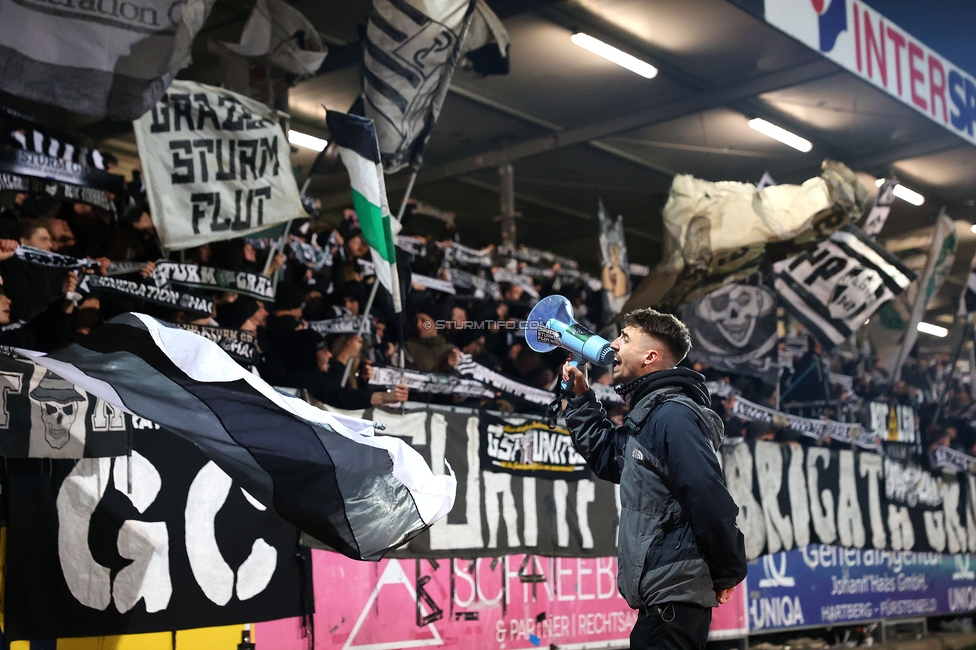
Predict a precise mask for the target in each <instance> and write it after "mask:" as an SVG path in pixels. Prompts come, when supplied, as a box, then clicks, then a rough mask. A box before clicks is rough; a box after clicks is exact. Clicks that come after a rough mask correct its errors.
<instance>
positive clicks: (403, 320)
mask: <svg viewBox="0 0 976 650" xmlns="http://www.w3.org/2000/svg"><path fill="white" fill-rule="evenodd" d="M419 172H420V166H419V165H418V166H417V167H414V168H413V173H412V174H410V180H409V181H408V182H407V191H406V192H404V194H403V200H402V201H400V210H399V211H398V212H397V218H396V219H397V222H402V221H403V215H404V213H405V212H406V211H407V201H408V200H409V199H410V194H411V193H412V192H413V184H414V183H415V182H417V174H418V173H419ZM398 329H399V330H400V331H399V336H400V350H399V354H397V359H396V360H397V362H398V363H399V366H400V381H401V382H403V374H404V371H405V370H406V359H405V358H404V351H403V346H404V345H405V343H404V337H405V336H406V335H405V330H406V329H407V312H406V310H401V311H400V327H399V328H398Z"/></svg>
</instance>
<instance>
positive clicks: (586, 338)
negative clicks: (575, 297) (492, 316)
mask: <svg viewBox="0 0 976 650" xmlns="http://www.w3.org/2000/svg"><path fill="white" fill-rule="evenodd" d="M525 342H526V343H528V344H529V347H530V348H532V349H533V350H535V351H536V352H551V351H552V350H555V349H556V348H557V347H559V348H563V349H566V350H569V351H570V352H572V353H573V360H572V361H570V365H573V366H579V364H580V362H582V361H589V362H591V363H595V364H596V365H598V366H609V365H610V364H612V363H613V358H614V357H613V350H611V349H610V342H609V341H607V340H606V339H605V338H603V337H602V336H597V335H596V334H594V333H593V332H591V331H590V330H588V329H586V328H585V327H583V326H582V325H580V324H579V323H577V322H576V319H575V318H573V305H572V304H571V303H570V302H569V300H567V299H566V298H564V297H563V296H548V297H546V298H543V299H542V300H540V301H539V302H538V304H536V306H535V307H533V308H532V311H531V312H529V318H528V320H527V321H526V323H525ZM562 387H563V390H568V389H569V385H568V383H567V382H565V381H564V382H562Z"/></svg>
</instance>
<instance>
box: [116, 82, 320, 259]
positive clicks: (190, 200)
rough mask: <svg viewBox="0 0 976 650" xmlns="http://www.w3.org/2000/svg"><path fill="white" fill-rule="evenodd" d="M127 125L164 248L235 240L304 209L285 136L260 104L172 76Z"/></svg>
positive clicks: (269, 112) (219, 89) (289, 217)
mask: <svg viewBox="0 0 976 650" xmlns="http://www.w3.org/2000/svg"><path fill="white" fill-rule="evenodd" d="M133 126H134V128H135V134H136V142H137V143H138V145H139V157H140V159H141V160H142V173H143V176H144V178H145V182H146V193H147V194H148V196H149V205H150V207H151V208H152V215H153V222H154V223H155V224H156V229H157V231H158V232H159V236H160V239H161V240H162V243H163V246H164V247H165V248H168V249H170V250H179V249H184V248H190V247H193V246H199V245H201V244H205V243H207V242H211V241H219V240H223V239H232V238H235V237H242V236H244V235H248V234H251V233H254V232H257V231H259V230H263V229H265V228H267V227H268V226H270V225H274V224H276V223H280V222H283V221H288V220H289V219H294V218H296V217H300V216H302V215H303V214H304V210H303V209H302V202H301V198H300V197H299V195H298V186H297V185H296V184H295V178H294V176H293V175H292V172H291V162H290V160H291V149H290V147H289V145H288V139H287V138H286V137H285V134H284V132H283V131H282V130H281V127H280V126H278V123H277V121H276V120H275V119H274V117H273V116H272V110H271V109H270V108H268V107H267V106H265V105H264V104H261V103H260V102H256V101H254V100H252V99H249V98H247V97H244V96H243V95H238V94H236V93H232V92H230V91H227V90H223V89H221V88H215V87H213V86H206V85H203V84H198V83H194V82H191V81H174V82H173V84H172V86H170V89H169V92H167V93H166V94H165V95H163V98H162V100H161V101H160V102H159V103H158V104H156V106H155V107H153V109H152V110H151V111H149V112H148V113H146V114H145V115H143V116H142V117H141V118H139V119H138V120H136V121H135V122H133Z"/></svg>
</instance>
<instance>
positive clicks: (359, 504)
mask: <svg viewBox="0 0 976 650" xmlns="http://www.w3.org/2000/svg"><path fill="white" fill-rule="evenodd" d="M17 351H18V352H20V353H22V354H24V355H25V356H28V357H29V358H31V360H33V361H34V362H35V363H36V364H37V365H39V366H43V367H45V368H47V369H49V370H52V371H54V372H56V373H57V374H58V375H59V376H60V377H61V378H63V379H64V380H66V381H67V382H70V383H71V384H73V385H75V386H78V387H79V388H81V389H82V390H85V391H87V392H89V393H91V394H93V395H95V396H97V397H100V398H101V399H103V400H105V401H106V402H107V403H108V404H111V405H113V406H115V407H116V408H119V409H122V410H124V411H126V412H128V413H133V414H136V415H138V416H140V417H143V418H146V419H148V420H151V421H152V422H155V423H156V424H159V425H160V426H162V427H165V428H166V429H167V430H170V431H172V432H173V433H175V434H176V435H178V436H180V437H181V438H183V439H185V440H188V441H190V442H192V443H193V444H195V445H196V446H197V447H199V448H200V449H201V451H203V453H204V454H206V455H207V457H208V458H210V460H212V461H213V462H214V463H216V464H217V466H218V467H220V469H221V470H223V471H224V472H226V473H227V474H228V475H229V476H230V477H231V478H232V479H234V480H235V481H237V482H238V483H239V484H240V485H241V486H242V487H243V488H244V489H245V490H247V492H248V494H250V495H252V496H253V497H254V498H255V499H256V500H257V501H258V502H259V503H261V504H264V505H265V506H267V507H270V508H273V509H274V511H275V512H277V513H278V515H279V516H281V518H282V519H284V520H285V521H287V522H289V523H291V524H292V525H294V526H296V527H297V528H299V529H300V530H302V531H303V532H306V533H308V534H309V535H311V536H312V537H315V538H316V539H318V540H320V541H322V542H324V543H325V544H328V545H329V546H330V547H332V548H333V549H335V550H336V551H339V552H340V553H343V554H344V555H347V556H349V557H351V558H354V559H362V560H377V559H379V558H381V557H382V556H383V555H384V554H385V553H386V552H387V551H389V550H391V549H393V548H395V547H397V546H399V545H401V544H403V543H405V542H406V541H408V540H409V539H410V538H412V537H414V536H416V535H418V534H419V533H421V532H423V531H424V530H426V529H427V528H428V527H430V526H431V525H433V523H434V522H435V521H437V520H438V519H441V518H442V517H444V516H446V515H447V513H448V512H449V511H450V509H451V507H452V506H453V505H454V497H455V493H456V491H457V482H456V480H455V478H454V475H453V473H452V474H449V475H439V476H434V474H433V472H432V471H431V469H430V467H428V466H427V464H426V463H425V462H424V460H423V457H422V456H421V455H420V454H419V453H417V452H416V451H415V450H414V449H413V448H412V447H410V446H409V445H408V444H407V443H406V442H404V441H403V440H401V439H399V438H396V437H394V436H374V435H373V434H374V432H373V423H372V422H368V421H366V420H360V419H357V418H351V417H345V416H340V415H336V414H331V413H327V412H325V411H322V410H320V409H317V408H315V407H314V406H311V405H310V404H307V403H306V402H304V401H302V400H300V399H297V398H293V397H289V396H287V395H283V394H281V393H279V392H277V391H275V389H274V388H272V387H271V386H269V385H268V384H266V383H265V382H264V381H262V380H261V379H259V378H258V377H256V376H254V375H253V374H251V373H249V372H248V371H246V370H245V369H243V368H242V367H241V366H239V365H238V364H236V363H235V362H234V361H233V360H232V359H231V358H230V357H229V356H227V354H226V353H225V352H224V351H223V350H222V349H221V348H220V347H219V346H218V345H217V344H216V343H214V342H212V341H210V340H208V339H206V338H204V337H202V336H199V335H197V334H194V333H193V332H188V331H186V330H182V329H178V328H176V327H171V326H168V325H166V324H164V323H162V322H160V321H157V320H155V319H153V318H150V317H149V316H145V315H143V314H123V315H121V316H117V317H116V318H114V319H112V320H111V321H109V322H108V323H106V324H104V325H102V326H100V327H98V328H96V329H95V330H93V331H92V333H91V334H89V335H88V336H86V337H84V338H83V339H81V340H80V341H78V342H77V343H74V344H72V345H69V346H68V347H66V348H64V349H61V350H58V351H57V352H52V353H50V354H43V353H40V352H31V351H27V350H17ZM160 435H166V434H160Z"/></svg>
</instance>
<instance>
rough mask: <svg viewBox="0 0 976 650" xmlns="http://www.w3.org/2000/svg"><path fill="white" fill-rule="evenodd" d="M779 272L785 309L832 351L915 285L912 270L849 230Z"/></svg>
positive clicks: (785, 263) (787, 263)
mask: <svg viewBox="0 0 976 650" xmlns="http://www.w3.org/2000/svg"><path fill="white" fill-rule="evenodd" d="M774 269H775V271H776V291H777V293H778V294H779V295H780V297H781V298H782V300H783V304H784V306H785V307H786V308H787V309H788V310H789V311H790V313H791V314H792V315H793V316H794V317H796V319H797V320H798V321H800V323H801V324H802V325H803V327H805V328H806V329H807V330H809V331H810V333H812V334H813V335H814V336H816V337H817V338H818V339H819V340H820V342H821V343H823V344H824V346H826V347H828V348H831V347H834V346H835V345H838V344H839V343H841V342H842V341H843V340H844V339H846V338H847V337H849V336H850V335H851V334H853V333H854V332H855V331H857V329H858V328H859V327H861V326H862V325H863V324H864V322H865V321H866V320H867V319H869V318H870V317H871V315H872V314H873V313H874V312H875V311H876V310H877V309H878V308H879V307H880V306H881V305H882V304H884V303H885V302H887V301H889V300H891V299H892V298H893V297H894V296H896V295H898V294H899V293H901V292H902V291H904V290H905V289H907V288H908V285H909V284H910V283H912V282H913V281H914V280H915V273H913V272H912V271H911V269H909V268H908V267H907V266H905V265H904V264H903V263H902V262H901V261H900V260H899V259H898V258H897V257H895V256H894V255H892V254H891V253H889V252H888V251H886V250H885V249H883V248H882V247H880V246H879V245H878V244H877V243H876V242H875V241H874V239H872V238H871V237H869V236H868V235H866V234H864V232H863V231H862V230H861V229H860V228H858V227H856V226H852V225H850V224H848V225H845V226H844V227H843V228H841V229H840V230H838V231H837V232H835V233H834V234H833V235H831V236H830V238H829V239H826V240H824V241H823V242H821V243H820V245H818V246H817V247H816V248H815V249H813V250H812V251H808V252H806V253H803V254H802V255H798V256H797V257H794V258H791V259H788V260H784V261H782V262H779V263H777V264H776V265H775V266H774Z"/></svg>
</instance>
